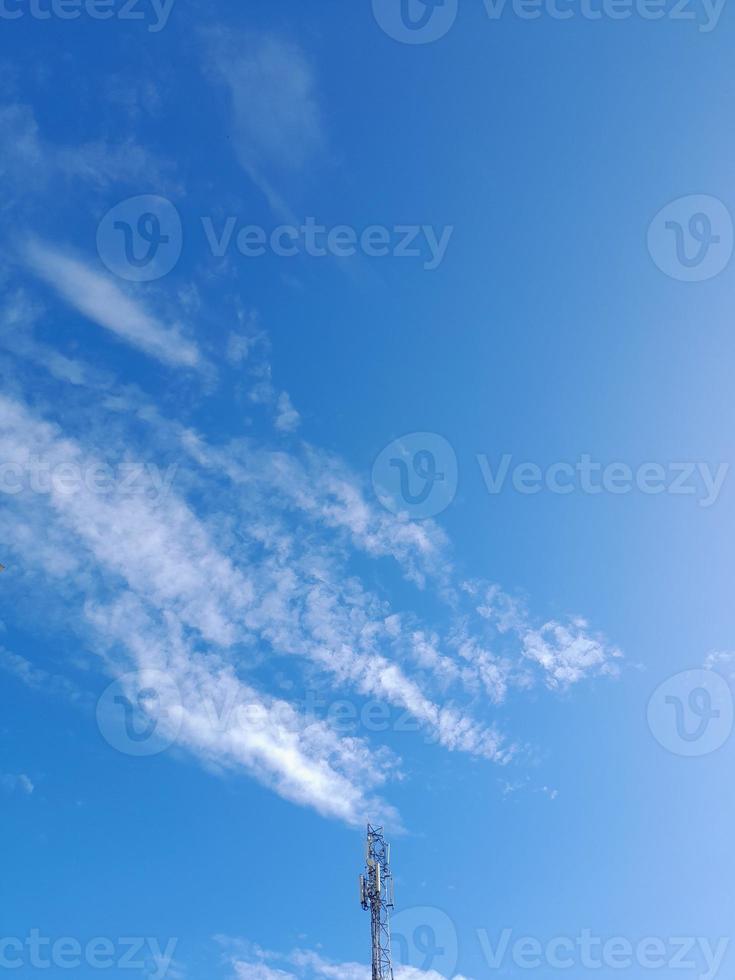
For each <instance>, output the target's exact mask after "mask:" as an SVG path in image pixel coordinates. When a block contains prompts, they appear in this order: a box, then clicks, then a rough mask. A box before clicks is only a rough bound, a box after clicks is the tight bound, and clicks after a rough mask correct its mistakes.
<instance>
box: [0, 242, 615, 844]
mask: <svg viewBox="0 0 735 980" xmlns="http://www.w3.org/2000/svg"><path fill="white" fill-rule="evenodd" d="M55 258H56V255H55V253H53V255H52V259H53V260H55ZM62 258H63V257H62ZM37 261H38V262H39V263H47V262H48V256H47V254H46V251H42V253H41V256H40V257H38V258H37ZM67 261H68V260H67ZM72 261H74V260H72ZM76 271H77V270H76V269H72V274H71V275H68V269H67V267H66V266H63V267H62V271H61V272H57V275H58V276H59V278H60V279H62V280H64V281H65V282H66V283H67V287H66V288H67V289H68V290H70V287H69V285H68V283H69V282H70V281H71V280H72V279H73V278H74V275H75V274H76ZM256 347H257V344H256ZM228 350H229V352H230V360H231V362H232V366H233V367H239V366H240V365H245V366H246V368H247V370H249V371H252V372H253V373H252V377H253V378H255V379H256V381H258V380H259V381H260V382H261V383H267V385H268V386H270V387H269V393H268V399H266V402H267V403H268V404H269V405H270V406H271V407H273V404H274V394H273V393H274V392H276V390H277V389H276V388H275V387H274V386H273V384H272V380H271V372H270V365H269V363H267V362H266V361H264V360H263V359H262V356H261V354H258V355H257V356H256V355H254V353H253V350H254V348H253V344H252V343H251V342H250V341H248V343H243V342H239V341H238V342H236V343H235V344H234V346H233V341H232V338H230V341H229V347H228ZM261 353H262V352H261ZM248 365H250V367H247V366H248ZM44 366H46V367H48V368H49V370H51V369H52V366H51V365H49V364H46V365H44ZM264 367H265V368H267V371H265V373H263V372H264ZM52 373H53V372H52ZM62 374H63V372H62ZM57 376H58V372H57ZM64 381H65V382H69V381H72V379H70V378H65V379H64ZM77 397H78V398H79V399H85V398H86V400H87V403H88V413H87V416H88V419H89V421H88V422H87V424H86V426H85V427H80V426H79V425H77V434H76V435H75V436H74V437H72V436H71V435H70V434H69V433H68V432H65V431H62V429H61V428H60V427H59V426H58V425H57V424H54V423H52V422H49V421H47V420H46V419H45V418H44V414H46V415H53V411H52V409H51V406H50V405H49V406H47V408H46V410H45V413H44V412H43V411H39V399H38V398H36V399H35V402H36V407H35V408H34V409H33V410H31V409H30V408H29V407H28V405H27V404H25V403H24V401H23V399H22V398H21V397H20V395H19V396H17V397H15V398H11V397H8V396H0V459H2V460H3V461H11V462H13V463H14V464H21V465H23V466H25V465H28V464H29V462H30V461H31V460H32V459H41V460H44V461H46V462H47V463H49V464H60V463H62V462H64V463H72V464H74V465H75V466H77V467H80V468H82V469H83V470H85V471H90V470H93V469H94V467H95V466H98V465H99V464H100V463H101V462H103V461H106V462H109V461H111V460H112V461H113V462H114V461H117V460H125V459H130V457H131V455H132V456H133V458H137V459H145V458H147V457H150V456H151V455H153V456H154V457H155V456H156V455H161V456H166V458H168V459H170V458H171V455H172V454H178V455H180V456H183V459H184V462H183V463H182V464H181V465H180V466H179V470H178V472H179V474H180V475H179V476H178V477H177V479H176V483H175V485H174V486H173V487H172V488H171V489H170V491H169V492H168V493H167V495H166V497H165V505H161V501H160V499H159V498H160V494H158V495H152V494H148V495H146V494H144V493H139V494H137V495H130V494H128V493H126V492H124V490H123V489H122V488H121V487H119V486H117V485H116V486H113V487H112V488H110V489H109V490H107V491H105V492H99V491H96V490H94V488H90V487H89V486H86V485H84V486H79V487H77V488H76V490H75V491H74V492H73V493H69V492H64V490H63V488H62V487H58V486H56V485H52V486H51V487H50V488H49V491H48V492H47V493H46V494H39V493H32V492H28V490H27V488H26V490H25V491H24V492H22V493H19V494H17V495H15V496H12V497H11V498H9V499H8V500H7V505H8V506H7V507H4V508H3V509H2V511H0V536H2V538H3V540H4V541H6V542H7V547H8V549H9V550H10V551H11V552H14V553H15V554H17V555H18V556H21V555H22V556H23V561H24V563H25V565H26V566H27V567H28V568H30V569H33V570H34V573H35V574H37V575H40V576H43V577H45V578H46V579H47V580H49V581H50V582H51V583H52V592H51V593H50V594H58V595H59V596H60V597H61V596H63V609H64V613H65V614H66V616H67V617H68V620H69V622H70V623H71V624H73V625H72V626H71V628H72V629H76V630H79V629H82V630H85V631H86V637H85V638H87V639H91V642H92V648H93V649H95V650H96V651H97V652H98V653H99V654H100V655H101V657H102V658H103V662H104V664H105V665H106V668H107V669H108V670H109V671H110V672H111V673H113V674H114V675H118V674H124V673H125V672H126V671H127V670H130V669H131V668H135V669H137V670H143V671H145V670H158V671H164V672H165V673H166V674H167V676H170V677H171V680H172V683H173V684H174V686H175V688H176V689H177V690H178V691H179V692H180V703H178V704H177V714H176V718H177V721H178V725H177V729H178V730H177V741H178V744H179V745H181V746H182V747H184V748H185V749H186V750H187V751H188V752H190V753H191V754H192V755H194V756H195V757H197V758H198V759H200V760H201V761H202V762H203V763H205V764H206V765H208V766H209V767H211V768H216V769H219V770H220V771H223V770H230V771H238V770H241V771H243V772H247V773H249V774H250V775H252V776H254V777H255V778H257V779H258V780H260V781H261V782H263V783H264V784H265V785H267V786H269V787H271V788H272V789H273V790H274V791H275V792H277V793H279V794H280V795H281V796H283V797H284V798H286V799H288V800H291V801H293V802H297V803H299V804H302V805H307V806H311V807H313V808H315V809H316V810H317V811H318V812H320V813H322V814H324V815H325V816H329V817H333V818H336V819H340V820H343V821H345V822H347V823H351V824H355V823H360V822H362V820H363V819H364V818H365V816H366V815H368V814H373V815H374V814H375V813H376V812H380V813H382V814H388V815H389V816H390V822H391V823H392V824H393V825H396V824H397V823H398V821H399V817H398V814H397V813H396V812H395V811H394V810H393V809H392V808H391V806H390V804H389V803H387V802H385V800H383V799H382V797H381V796H379V795H378V794H383V793H385V791H386V787H387V786H388V785H389V783H390V780H391V779H394V778H399V776H400V760H398V759H397V758H396V757H395V756H393V755H392V754H391V753H389V752H387V751H386V750H382V749H376V747H375V745H374V744H373V742H371V741H370V740H369V739H368V738H363V737H360V738H357V737H354V738H348V737H344V736H340V735H338V734H337V733H336V732H335V731H334V730H333V729H332V728H331V727H330V725H329V724H328V723H327V722H326V721H324V720H320V719H318V718H315V717H313V716H311V715H309V714H308V713H303V712H302V711H301V709H300V708H298V707H297V706H296V705H295V704H290V705H289V704H288V703H287V702H286V701H285V700H284V699H283V698H280V697H274V696H273V695H272V694H270V693H268V692H267V690H265V689H260V688H261V686H262V685H254V684H253V683H251V682H250V681H248V680H247V679H246V676H245V675H246V674H247V672H248V671H249V670H250V668H251V665H253V664H255V665H257V664H258V663H259V662H260V660H261V659H262V657H263V656H264V655H266V654H270V655H273V656H276V657H287V658H289V659H290V661H291V662H293V663H295V664H298V665H299V667H300V668H302V669H303V671H304V677H305V680H306V682H307V683H310V684H315V685H317V686H318V687H319V690H320V691H323V692H328V693H329V694H331V696H333V697H339V696H341V695H342V694H343V693H345V692H347V693H350V694H351V696H354V697H357V698H360V699H363V700H364V699H368V698H377V699H379V700H380V701H381V702H383V703H384V704H386V705H388V706H390V707H392V708H394V709H398V710H400V711H402V712H405V713H406V714H407V716H408V717H410V718H411V719H412V720H413V721H414V722H415V723H416V726H417V728H418V729H419V730H420V731H422V732H423V733H424V734H425V735H428V736H429V737H430V740H431V741H432V742H434V743H436V745H438V746H442V747H444V748H445V749H447V750H450V751H457V752H464V753H468V754H470V755H474V756H479V757H481V758H485V759H488V760H491V761H494V762H498V763H506V762H508V761H509V760H510V759H511V758H512V757H513V755H514V751H515V748H514V744H513V742H512V741H511V740H510V739H509V738H508V737H506V736H504V735H503V733H502V732H501V731H500V730H499V728H498V727H497V725H496V723H495V718H494V709H496V708H497V707H499V706H501V705H503V704H504V703H505V702H506V701H507V700H508V699H510V698H511V697H515V696H518V695H520V694H522V693H523V691H524V690H525V689H526V688H528V687H531V686H533V685H534V684H536V683H537V682H538V681H539V680H540V681H541V682H543V683H544V684H545V685H546V686H547V687H550V688H559V689H565V688H568V687H570V686H571V685H572V684H575V683H578V682H579V681H581V680H582V679H583V678H585V677H588V676H594V675H595V674H602V675H605V674H612V673H614V672H615V670H616V667H615V663H616V660H617V658H618V657H619V651H617V650H616V649H615V648H613V647H611V646H610V645H609V644H607V642H606V641H605V640H604V638H602V637H600V636H597V635H595V634H592V633H591V632H590V631H589V629H588V627H587V624H586V623H585V622H584V621H582V620H580V619H574V618H572V619H570V620H569V621H568V622H565V623H560V622H556V621H551V622H546V623H544V622H543V621H541V622H540V623H538V622H536V621H535V620H533V618H532V617H531V616H530V614H529V613H528V611H527V609H526V608H525V605H524V604H523V603H521V602H519V601H518V600H515V599H513V598H511V597H510V596H508V595H506V594H505V593H504V592H503V591H502V590H501V589H500V588H499V587H498V586H491V585H489V584H487V583H483V582H471V581H470V582H464V583H463V582H462V581H461V580H458V579H457V574H456V572H455V569H454V566H453V559H452V557H451V552H450V548H449V543H448V540H447V538H446V535H445V534H444V532H443V531H442V530H441V528H440V527H439V526H438V525H437V524H436V523H434V522H432V521H426V522H412V521H409V520H407V519H405V518H402V517H396V516H394V515H392V514H390V513H388V512H386V511H385V510H383V509H382V508H381V507H380V506H379V504H377V503H376V502H375V501H373V500H371V499H370V498H369V496H368V495H367V493H366V490H365V487H364V485H363V484H362V482H361V480H360V479H358V478H357V477H356V475H355V474H354V473H352V472H351V471H350V469H349V468H348V467H347V466H346V465H345V463H344V462H343V461H342V460H341V459H340V458H339V457H337V456H336V455H334V454H332V453H328V452H325V451H324V450H321V449H319V448H317V447H315V446H311V445H309V444H307V443H304V442H298V441H296V440H289V447H288V451H286V450H284V449H283V448H282V447H281V448H278V449H274V448H273V446H271V445H269V443H268V442H267V441H259V440H256V439H254V438H249V439H245V438H239V439H235V440H230V441H228V442H226V443H224V444H214V443H211V442H209V441H207V439H205V438H204V436H202V435H201V434H200V433H198V432H197V431H195V430H194V429H193V428H191V427H190V426H187V425H185V424H183V423H182V422H180V421H178V420H177V419H169V418H167V417H165V416H164V415H163V414H162V412H161V411H160V410H159V409H158V407H157V406H156V405H155V404H153V403H152V402H150V401H148V400H147V399H146V398H145V396H143V394H142V393H141V392H136V390H134V389H130V388H126V389H122V388H120V389H117V388H116V389H114V390H113V389H111V390H110V391H108V392H106V393H105V396H104V400H103V401H100V400H99V394H98V392H97V391H95V390H92V389H91V390H90V391H89V392H87V393H85V392H84V390H82V391H81V392H78V394H77ZM288 406H290V400H289V401H288ZM275 407H276V408H277V407H278V405H277V400H276V405H275ZM281 407H282V408H285V403H284V404H283V405H282V406H281ZM291 408H292V407H291ZM289 410H291V409H289ZM111 419H114V421H115V426H114V428H111V427H110V425H109V422H110V420H111ZM141 425H142V426H143V429H142V430H141ZM274 427H275V429H276V430H278V429H279V428H280V429H282V428H283V425H279V415H278V412H277V411H276V412H275V413H274ZM151 489H152V488H151ZM30 543H32V545H33V546H32V547H29V544H30ZM356 555H359V556H361V557H362V558H363V559H368V560H374V559H390V560H392V561H393V562H394V563H395V565H396V566H397V568H398V569H400V571H401V572H402V573H403V575H404V576H405V578H406V579H407V580H408V581H409V582H411V583H413V584H415V585H417V586H418V587H419V588H420V589H423V590H433V591H434V592H435V599H436V600H437V603H438V605H439V606H440V607H443V608H444V612H445V618H446V619H447V620H448V624H444V625H443V626H437V625H435V624H432V623H427V622H425V621H423V619H422V617H421V616H420V615H418V614H416V613H414V612H412V611H411V610H410V609H404V610H397V609H395V608H393V606H392V604H391V602H390V601H389V599H388V597H387V595H385V594H384V593H382V592H381V591H379V590H377V589H376V588H375V587H373V586H371V587H368V586H367V585H366V584H365V581H364V580H363V579H362V578H361V577H360V576H359V575H358V574H357V573H356V572H355V570H354V565H353V560H354V557H355V556H356ZM131 624H134V625H135V628H134V629H131V628H130V626H131ZM5 666H6V669H8V667H9V665H8V663H6V664H5ZM15 667H16V673H25V674H26V680H27V681H28V682H29V683H32V682H33V678H34V674H33V668H32V667H30V666H29V667H28V668H24V667H23V666H22V665H18V664H17V663H16V665H15ZM10 669H12V667H11V668H10ZM242 704H247V705H251V706H252V707H253V710H254V712H255V715H254V717H255V719H256V722H257V723H254V722H253V720H252V719H253V716H248V715H247V714H246V713H242V712H240V711H239V710H235V709H237V708H238V707H239V706H240V705H242ZM217 705H220V706H221V705H225V706H230V710H228V711H227V712H226V717H227V721H226V723H224V722H223V717H222V711H221V710H220V709H218V708H217V707H216V706H217ZM213 706H215V707H214V708H213ZM233 706H234V707H233Z"/></svg>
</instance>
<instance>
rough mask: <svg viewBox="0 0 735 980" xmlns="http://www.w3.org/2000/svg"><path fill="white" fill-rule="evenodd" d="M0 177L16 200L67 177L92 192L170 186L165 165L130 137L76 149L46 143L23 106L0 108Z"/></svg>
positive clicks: (89, 142)
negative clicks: (121, 187)
mask: <svg viewBox="0 0 735 980" xmlns="http://www.w3.org/2000/svg"><path fill="white" fill-rule="evenodd" d="M31 174H32V175H33V179H32V182H31V181H30V180H29V177H30V175H31ZM0 176H2V178H3V180H4V181H6V182H12V183H13V185H14V186H15V188H16V190H17V191H18V193H19V194H20V196H21V197H25V196H27V195H33V196H35V195H38V194H39V193H42V192H44V191H46V190H48V189H49V188H50V186H51V184H52V182H53V181H55V180H59V181H61V182H68V181H69V180H71V179H72V178H73V179H80V180H83V181H85V182H86V183H87V185H88V186H93V187H96V188H106V187H109V186H110V185H112V184H115V183H122V184H125V185H128V186H129V185H131V184H132V185H136V184H137V185H140V184H141V182H144V185H145V186H154V187H157V188H158V189H159V190H160V189H161V188H162V187H164V186H167V185H170V184H171V183H172V181H171V177H170V167H168V166H167V165H166V164H165V163H164V162H162V161H160V160H158V159H157V158H156V157H155V155H153V154H152V153H151V152H150V151H149V150H147V149H145V148H144V147H143V146H141V145H140V144H139V143H137V142H136V141H135V140H134V139H133V138H131V137H125V138H123V139H121V140H117V141H110V140H106V139H91V140H86V141H84V142H82V143H79V144H76V145H62V144H58V143H52V142H50V141H49V140H47V139H46V138H45V137H44V136H43V134H42V133H41V130H40V128H39V125H38V122H37V120H36V117H35V114H34V112H33V109H32V108H31V106H29V105H27V104H25V103H23V102H6V103H2V104H0Z"/></svg>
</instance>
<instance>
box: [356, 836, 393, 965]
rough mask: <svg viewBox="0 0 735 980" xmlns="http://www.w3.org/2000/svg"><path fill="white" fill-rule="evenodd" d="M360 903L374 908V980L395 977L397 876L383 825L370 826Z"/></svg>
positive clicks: (370, 908)
mask: <svg viewBox="0 0 735 980" xmlns="http://www.w3.org/2000/svg"><path fill="white" fill-rule="evenodd" d="M360 904H361V905H362V907H363V909H365V911H366V912H367V910H368V909H369V910H370V933H371V937H372V944H373V975H372V980H393V966H392V964H391V955H390V915H389V909H392V908H393V876H392V874H391V871H390V844H386V842H385V838H384V837H383V828H382V827H371V826H370V824H368V826H367V843H366V845H365V874H363V875H360Z"/></svg>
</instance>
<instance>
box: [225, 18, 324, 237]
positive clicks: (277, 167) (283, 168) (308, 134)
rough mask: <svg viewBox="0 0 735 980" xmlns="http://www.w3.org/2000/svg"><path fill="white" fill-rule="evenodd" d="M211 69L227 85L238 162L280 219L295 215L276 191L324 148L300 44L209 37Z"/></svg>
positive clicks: (272, 38)
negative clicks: (278, 182)
mask: <svg viewBox="0 0 735 980" xmlns="http://www.w3.org/2000/svg"><path fill="white" fill-rule="evenodd" d="M209 40H210V47H209V50H210V58H209V62H208V71H209V73H210V75H211V76H212V77H214V78H215V79H217V80H218V81H219V82H220V83H222V84H224V86H225V88H226V91H227V94H228V98H229V102H230V108H231V121H232V131H233V135H234V145H235V149H236V152H237V155H238V159H239V161H240V164H241V165H242V167H243V169H244V170H245V171H246V173H247V174H248V176H249V177H250V178H251V180H253V182H254V183H255V184H256V185H257V186H258V187H260V189H261V191H262V192H263V194H264V195H265V197H266V199H267V200H268V202H269V204H270V205H271V208H272V209H273V211H274V212H275V213H276V214H278V215H279V216H280V217H281V218H282V220H284V221H289V222H291V223H293V222H295V220H296V219H295V217H294V214H293V212H292V210H291V208H290V207H289V205H288V204H287V203H286V201H285V199H284V198H283V197H282V196H281V194H280V193H279V192H278V191H277V190H276V188H275V186H274V184H273V181H272V178H271V176H270V175H271V173H274V172H275V174H276V175H278V176H280V177H281V178H283V177H284V176H285V175H293V174H296V173H299V172H300V171H302V170H304V168H305V167H306V166H307V165H308V164H309V163H311V162H312V161H313V160H314V159H315V158H316V157H318V156H319V154H320V153H321V152H322V151H323V149H324V143H325V137H324V125H323V118H322V110H321V107H320V103H319V97H318V92H317V84H316V78H315V75H314V71H313V68H312V66H311V64H310V63H309V60H308V58H307V57H306V55H305V53H304V52H303V50H302V49H301V48H300V47H299V46H298V45H297V44H296V43H293V42H290V41H287V40H284V39H283V38H280V37H277V36H276V35H270V34H256V33H247V34H236V35H233V34H232V32H230V31H228V32H227V33H226V34H225V33H224V32H218V33H214V34H210V39H209Z"/></svg>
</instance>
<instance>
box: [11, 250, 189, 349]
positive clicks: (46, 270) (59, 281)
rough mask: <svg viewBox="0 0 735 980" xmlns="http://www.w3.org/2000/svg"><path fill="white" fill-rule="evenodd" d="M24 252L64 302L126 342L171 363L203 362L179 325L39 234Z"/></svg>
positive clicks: (31, 265) (35, 269)
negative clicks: (153, 310)
mask: <svg viewBox="0 0 735 980" xmlns="http://www.w3.org/2000/svg"><path fill="white" fill-rule="evenodd" d="M24 258H25V260H26V262H27V264H28V266H29V268H30V269H32V271H33V272H35V274H36V275H37V276H39V277H40V278H41V279H43V280H44V281H45V282H46V283H48V284H49V285H50V286H52V287H53V288H54V289H55V290H56V292H57V293H58V295H59V296H60V297H61V298H62V299H63V300H64V301H65V302H67V303H69V304H70V305H71V306H72V307H74V309H76V310H78V311H79V313H81V314H82V315H83V316H85V317H87V318H88V319H89V320H92V321H93V322H94V323H97V324H98V325H99V326H101V327H104V328H105V329H106V330H109V331H110V332H111V333H113V334H115V335H116V336H117V337H118V338H120V339H121V340H123V341H125V342H126V343H127V344H129V345H131V346H132V347H136V348H138V349H139V350H142V351H144V352H145V353H146V354H149V355H150V356H152V357H155V358H156V359H157V360H159V361H162V362H163V363H164V364H168V365H170V366H171V367H178V368H202V367H203V366H204V364H203V358H202V355H201V353H200V352H199V350H198V348H197V346H196V344H194V343H193V342H192V341H191V340H188V339H187V338H186V337H185V336H184V334H183V333H182V331H181V329H180V327H179V326H177V325H176V324H166V323H163V322H161V321H160V320H159V319H158V318H157V317H155V316H153V315H152V314H151V313H149V312H148V311H147V310H146V309H145V307H144V306H143V304H142V302H140V301H139V300H134V299H132V298H131V297H130V296H128V295H127V294H126V293H124V292H123V291H122V289H121V288H120V287H119V286H118V285H117V284H116V283H115V282H113V280H112V279H111V278H110V277H109V276H106V275H103V274H102V273H100V272H96V271H95V270H93V269H92V268H90V267H89V266H88V265H86V264H85V263H83V262H82V261H80V260H79V259H76V258H72V257H70V256H69V255H67V254H65V253H64V252H63V251H61V250H60V249H58V248H54V247H53V246H51V245H48V244H46V243H44V242H42V241H38V240H29V241H28V243H27V244H26V247H25V250H24Z"/></svg>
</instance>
